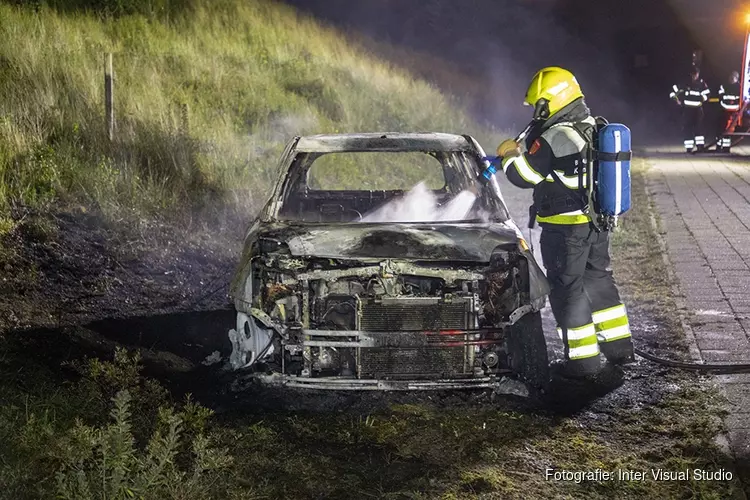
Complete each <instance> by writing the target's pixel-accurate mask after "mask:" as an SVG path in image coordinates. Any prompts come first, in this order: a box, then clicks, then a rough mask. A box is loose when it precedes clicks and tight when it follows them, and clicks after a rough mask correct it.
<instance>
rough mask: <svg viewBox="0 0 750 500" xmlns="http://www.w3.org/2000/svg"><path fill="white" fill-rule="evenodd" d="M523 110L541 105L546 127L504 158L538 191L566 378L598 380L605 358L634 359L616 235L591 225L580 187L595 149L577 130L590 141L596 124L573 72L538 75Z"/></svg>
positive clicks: (515, 175)
mask: <svg viewBox="0 0 750 500" xmlns="http://www.w3.org/2000/svg"><path fill="white" fill-rule="evenodd" d="M524 104H526V105H529V106H533V107H534V118H535V120H537V122H538V124H539V125H538V126H537V127H535V128H534V129H532V132H531V133H530V135H529V136H528V137H527V139H526V144H525V151H524V152H522V151H521V148H520V146H519V145H518V144H517V143H516V142H515V141H514V140H513V139H509V140H507V141H504V142H503V143H502V144H500V145H499V146H498V148H497V154H498V156H499V157H502V168H503V171H504V172H505V175H506V177H507V178H508V180H509V181H510V182H511V183H512V184H514V185H516V186H518V187H521V188H533V190H534V191H533V200H534V204H533V207H532V211H533V212H535V213H536V222H538V223H539V224H540V226H541V228H542V233H541V238H540V246H541V252H542V262H543V263H544V266H545V268H546V269H547V278H548V280H549V283H550V295H549V301H550V305H551V307H552V312H553V315H554V317H555V320H556V322H557V332H558V334H559V335H560V337H561V338H562V339H563V343H564V346H565V358H566V359H565V361H564V362H563V363H562V366H561V367H560V373H561V374H562V375H564V376H572V377H588V376H593V375H595V374H597V373H598V372H599V371H600V370H601V369H602V354H603V355H604V358H606V360H607V361H608V362H610V363H612V364H622V363H627V362H630V361H633V359H634V355H633V343H632V338H631V334H630V326H629V323H628V316H627V311H626V309H625V305H624V304H623V303H622V301H621V300H620V295H619V292H618V289H617V286H616V284H615V281H614V278H613V276H612V270H611V269H610V254H609V241H610V233H609V232H608V231H604V230H602V231H599V230H597V229H596V228H595V226H594V225H593V224H592V222H591V220H590V218H589V216H588V215H586V213H585V212H584V210H586V209H587V207H586V205H587V199H588V198H587V195H586V191H585V189H580V188H579V186H581V185H585V175H586V165H585V159H586V158H587V152H588V149H587V148H588V147H589V143H587V142H586V141H584V140H583V138H582V137H581V135H579V132H578V131H577V130H576V127H577V128H578V129H580V131H582V132H583V133H585V134H587V137H588V138H589V139H590V138H591V137H592V135H591V134H593V131H594V127H595V126H596V122H595V119H594V118H593V117H592V116H591V114H590V112H589V109H588V107H587V105H586V103H585V101H584V95H583V93H582V92H581V88H580V86H579V84H578V82H577V81H576V79H575V77H574V76H573V74H572V73H570V72H569V71H567V70H565V69H562V68H559V67H548V68H544V69H542V70H540V71H539V72H537V73H536V75H534V77H533V79H532V80H531V84H530V86H529V88H528V91H527V93H526V98H525V100H524ZM579 174H580V175H581V178H580V179H579Z"/></svg>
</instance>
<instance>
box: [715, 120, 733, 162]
mask: <svg viewBox="0 0 750 500" xmlns="http://www.w3.org/2000/svg"><path fill="white" fill-rule="evenodd" d="M735 113H736V111H723V112H722V113H720V114H719V119H718V124H717V125H718V129H719V133H718V134H717V136H716V150H717V151H723V152H726V153H729V152H730V151H731V149H732V138H731V137H729V136H726V135H724V132H725V131H726V130H727V129H728V128H729V125H730V124H731V123H732V118H733V117H734V114H735Z"/></svg>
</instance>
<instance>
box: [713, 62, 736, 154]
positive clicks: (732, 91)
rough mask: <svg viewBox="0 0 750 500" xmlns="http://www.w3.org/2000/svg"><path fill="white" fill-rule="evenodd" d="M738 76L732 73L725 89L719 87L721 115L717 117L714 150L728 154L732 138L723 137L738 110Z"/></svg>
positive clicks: (722, 86) (734, 72)
mask: <svg viewBox="0 0 750 500" xmlns="http://www.w3.org/2000/svg"><path fill="white" fill-rule="evenodd" d="M740 92H741V91H740V74H739V73H738V72H737V71H732V73H731V74H730V75H729V83H727V85H726V87H725V86H724V85H721V86H719V102H720V103H721V107H722V109H723V113H721V114H720V115H719V124H718V125H719V135H718V137H717V138H716V150H717V151H722V152H726V153H729V150H730V149H731V147H732V138H731V137H729V136H727V135H724V133H725V132H726V131H727V129H728V128H729V126H730V124H731V122H732V119H733V118H734V115H735V113H737V111H739V110H740Z"/></svg>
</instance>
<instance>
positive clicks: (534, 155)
mask: <svg viewBox="0 0 750 500" xmlns="http://www.w3.org/2000/svg"><path fill="white" fill-rule="evenodd" d="M581 123H583V124H585V125H587V126H589V127H592V128H593V127H594V126H595V125H596V122H595V120H594V118H593V117H588V118H586V119H585V120H583V122H581ZM587 147H588V146H587V144H586V141H585V140H584V139H583V138H582V137H581V136H580V134H579V133H578V132H577V131H576V130H575V129H574V128H573V124H572V123H570V122H561V123H558V124H555V125H552V126H551V127H549V128H548V129H546V130H545V131H544V132H542V134H541V136H540V137H538V138H537V139H536V140H534V141H533V142H532V143H531V144H530V146H529V148H528V151H526V152H524V153H522V154H521V155H520V156H516V157H508V158H505V159H504V160H503V172H505V175H506V177H507V178H508V180H509V181H510V182H511V183H512V184H514V185H515V186H518V187H521V188H533V189H534V205H535V207H536V210H537V221H538V222H540V223H547V224H587V223H588V222H589V220H590V219H589V217H588V216H587V215H585V214H584V212H583V210H584V208H585V203H586V202H587V194H586V191H585V188H584V189H579V187H580V185H582V186H585V185H586V153H587ZM579 171H580V179H579Z"/></svg>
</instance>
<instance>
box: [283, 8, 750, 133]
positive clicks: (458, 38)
mask: <svg viewBox="0 0 750 500" xmlns="http://www.w3.org/2000/svg"><path fill="white" fill-rule="evenodd" d="M286 2H287V3H289V4H292V5H295V6H297V7H299V8H300V9H302V10H303V11H307V12H309V13H311V14H313V15H314V16H315V17H317V18H319V19H321V20H323V21H327V22H329V23H331V24H333V25H334V26H336V27H338V28H340V29H343V30H346V31H349V32H352V33H355V34H358V35H364V36H366V37H368V38H369V39H372V40H375V41H376V42H384V43H387V44H389V45H391V46H396V47H399V48H403V49H407V50H409V51H413V52H416V53H417V54H424V56H425V57H424V58H423V60H422V61H419V62H415V64H414V68H412V69H413V70H414V72H416V73H417V74H420V75H421V76H425V77H428V78H431V79H433V80H436V81H437V82H438V84H440V85H441V86H442V87H446V86H447V87H449V90H450V91H451V92H455V93H462V90H461V87H464V88H465V91H466V92H469V93H471V94H473V96H472V99H473V100H472V112H473V113H474V114H475V116H476V117H477V118H480V119H484V120H487V121H490V122H492V123H493V124H495V125H497V126H501V127H511V128H518V127H519V126H522V125H523V124H525V123H526V122H527V121H528V118H529V117H528V113H529V111H528V109H526V108H523V107H522V106H521V104H520V103H521V101H522V99H523V94H524V92H525V88H526V86H527V85H528V81H529V79H530V77H531V76H532V75H533V73H534V72H535V71H536V70H537V69H538V68H540V67H543V66H547V65H559V66H563V67H566V68H568V69H570V70H571V71H573V72H574V73H575V74H576V75H577V76H578V77H579V81H580V82H581V85H582V86H583V88H584V92H585V93H586V95H587V101H588V102H589V105H590V106H591V107H592V110H593V111H594V113H595V114H604V115H606V116H608V117H610V118H611V119H614V120H619V121H628V122H630V123H633V124H634V125H635V126H636V127H637V128H639V130H640V131H642V133H643V134H645V133H646V132H648V133H652V132H653V133H654V134H655V133H657V131H659V130H663V129H664V128H665V125H666V126H667V127H669V126H670V124H671V123H673V122H674V106H673V105H672V103H670V102H669V99H668V94H669V91H670V87H671V85H672V84H673V83H677V82H678V81H681V80H684V78H685V77H686V74H687V72H688V70H689V67H690V64H691V55H692V50H693V49H696V48H697V49H701V50H703V52H704V61H703V73H704V75H703V76H704V78H705V79H706V81H707V82H708V83H709V85H711V86H712V87H718V85H719V84H720V83H722V82H723V80H725V79H726V76H727V74H728V73H729V71H731V70H732V69H737V70H739V69H740V64H741V59H742V48H743V40H744V36H745V31H744V30H745V26H744V18H745V12H750V2H747V4H745V5H744V8H743V2H741V1H739V0H618V1H614V0H597V1H594V0H515V1H511V0H461V1H456V0H357V1H356V2H354V1H351V0H286ZM396 62H398V61H397V60H396ZM462 80H463V81H464V82H465V84H462V83H461V81H462Z"/></svg>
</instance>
